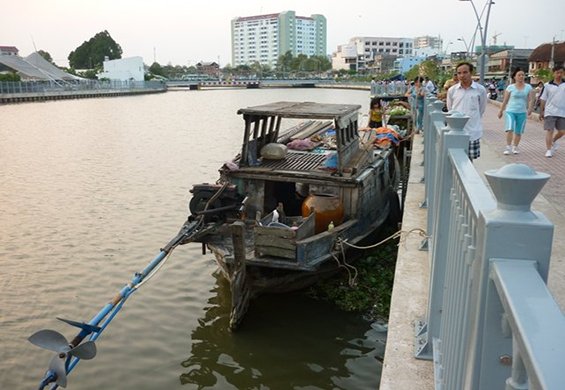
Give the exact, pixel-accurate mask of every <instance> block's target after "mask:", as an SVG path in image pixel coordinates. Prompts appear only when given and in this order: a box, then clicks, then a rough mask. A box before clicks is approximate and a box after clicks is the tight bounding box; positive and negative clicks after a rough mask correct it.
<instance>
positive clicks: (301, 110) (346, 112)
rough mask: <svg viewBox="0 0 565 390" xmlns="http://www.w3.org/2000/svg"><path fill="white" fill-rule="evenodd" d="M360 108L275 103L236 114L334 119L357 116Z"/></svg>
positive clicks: (305, 103)
mask: <svg viewBox="0 0 565 390" xmlns="http://www.w3.org/2000/svg"><path fill="white" fill-rule="evenodd" d="M360 108H361V106H360V105H357V104H326V103H312V102H276V103H269V104H265V105H261V106H255V107H247V108H242V109H240V110H238V112H237V113H238V114H244V115H247V114H251V115H261V116H270V115H277V116H283V117H287V118H288V117H293V118H317V119H334V118H337V117H342V116H346V117H348V116H350V115H353V114H357V111H358V110H359V109H360Z"/></svg>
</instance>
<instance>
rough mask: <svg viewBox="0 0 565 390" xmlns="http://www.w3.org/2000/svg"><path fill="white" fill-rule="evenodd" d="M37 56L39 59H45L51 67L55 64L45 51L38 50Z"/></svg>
mask: <svg viewBox="0 0 565 390" xmlns="http://www.w3.org/2000/svg"><path fill="white" fill-rule="evenodd" d="M37 54H39V55H40V56H41V57H43V59H45V60H46V61H49V62H50V63H52V64H53V65H54V64H55V63H54V62H53V58H51V54H49V52H46V51H43V50H38V51H37Z"/></svg>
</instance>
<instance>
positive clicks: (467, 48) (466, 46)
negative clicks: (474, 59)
mask: <svg viewBox="0 0 565 390" xmlns="http://www.w3.org/2000/svg"><path fill="white" fill-rule="evenodd" d="M457 40H458V41H462V42H463V44H464V45H465V54H466V56H467V57H468V56H469V45H467V41H466V40H465V38H463V37H461V38H457Z"/></svg>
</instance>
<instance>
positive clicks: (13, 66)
mask: <svg viewBox="0 0 565 390" xmlns="http://www.w3.org/2000/svg"><path fill="white" fill-rule="evenodd" d="M10 47H11V48H13V49H15V52H16V53H17V49H16V48H15V47H13V46H10ZM5 53H14V50H6V51H5ZM0 72H10V73H12V72H13V73H16V74H18V75H19V76H20V78H21V80H22V81H60V80H61V81H76V80H81V79H82V78H81V77H77V76H75V75H72V74H69V73H66V72H64V71H63V70H61V69H59V68H58V67H56V66H55V65H53V64H52V63H50V62H49V61H47V60H46V59H45V58H43V57H42V56H41V55H40V54H39V53H37V52H34V53H31V54H30V55H29V56H27V57H25V58H22V57H20V56H19V55H16V54H2V55H0Z"/></svg>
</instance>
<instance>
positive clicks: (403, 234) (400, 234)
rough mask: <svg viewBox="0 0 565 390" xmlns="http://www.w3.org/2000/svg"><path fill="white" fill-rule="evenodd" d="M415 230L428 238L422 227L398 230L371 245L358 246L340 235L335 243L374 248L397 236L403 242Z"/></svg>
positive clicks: (359, 247) (358, 247)
mask: <svg viewBox="0 0 565 390" xmlns="http://www.w3.org/2000/svg"><path fill="white" fill-rule="evenodd" d="M415 232H417V233H418V235H419V236H420V237H424V238H429V236H428V235H427V233H426V231H425V230H424V229H421V228H414V229H410V230H408V231H404V230H399V231H397V232H395V233H393V234H391V235H390V236H388V237H387V238H385V239H384V240H382V241H380V242H377V243H376V244H373V245H368V246H358V245H355V244H351V243H349V242H348V241H347V240H343V239H341V238H340V237H338V238H337V240H336V244H338V245H341V244H345V245H347V246H350V247H351V248H355V249H373V248H376V247H378V246H380V245H382V244H384V243H385V242H387V241H390V240H393V239H395V238H399V237H400V242H401V243H404V242H405V241H406V239H407V238H408V236H409V235H410V234H412V233H415Z"/></svg>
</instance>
